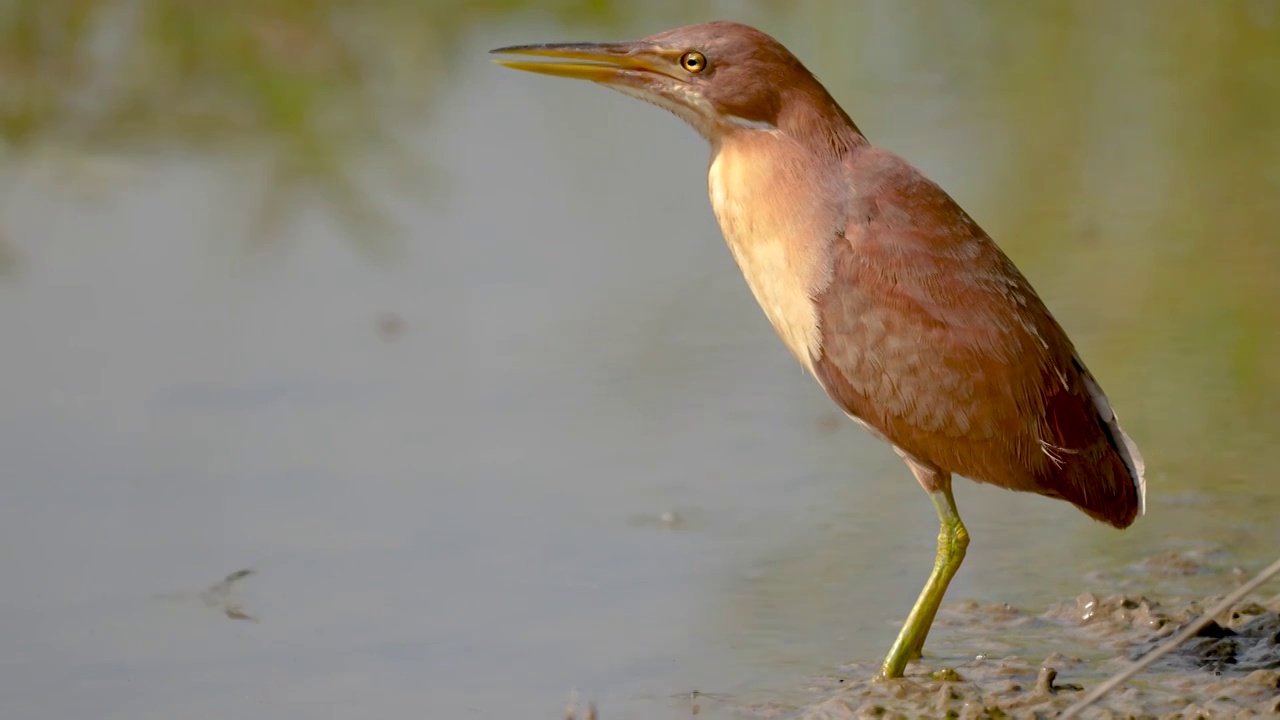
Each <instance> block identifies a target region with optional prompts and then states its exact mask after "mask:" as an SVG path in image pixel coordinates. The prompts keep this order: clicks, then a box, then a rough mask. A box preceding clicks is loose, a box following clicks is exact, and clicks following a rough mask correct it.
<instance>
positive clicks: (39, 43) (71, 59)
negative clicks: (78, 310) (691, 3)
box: [0, 0, 697, 267]
mask: <svg viewBox="0 0 1280 720" xmlns="http://www.w3.org/2000/svg"><path fill="white" fill-rule="evenodd" d="M532 5H536V9H537V14H538V16H539V17H544V18H546V19H550V20H554V21H556V22H559V23H563V24H572V23H577V22H592V23H596V24H608V23H611V22H617V21H620V20H622V19H625V17H626V15H627V11H626V10H625V8H627V7H628V4H627V3H623V2H612V1H609V0H549V1H548V2H540V3H536V4H534V3H527V2H515V1H513V0H261V1H256V0H226V1H223V0H0V152H3V153H5V154H6V155H12V154H15V153H24V152H31V151H33V150H42V149H50V148H53V149H56V151H57V152H58V153H59V154H64V155H71V156H75V155H77V154H84V153H94V152H110V151H114V150H117V149H119V148H121V147H132V148H135V149H137V148H147V147H152V148H154V147H174V146H179V147H183V148H198V149H202V150H205V151H208V152H211V153H221V152H224V151H227V150H228V149H231V150H234V151H236V152H238V153H244V154H246V155H250V156H252V157H253V158H255V159H261V160H263V161H265V162H266V163H267V166H268V170H267V172H268V174H269V177H270V180H269V182H268V183H267V185H266V189H265V191H264V197H263V202H262V208H261V214H260V221H261V222H260V228H259V232H257V233H255V237H257V238H258V239H262V238H267V237H270V236H271V235H272V233H271V232H270V229H271V227H272V226H273V225H274V223H275V222H276V221H278V220H280V219H281V218H282V217H283V216H284V214H285V212H286V211H287V210H289V209H290V207H291V204H292V203H291V201H292V200H293V199H295V198H296V196H297V195H298V194H299V193H319V194H320V199H321V200H322V201H323V204H324V206H325V207H327V208H328V209H330V210H331V211H332V212H334V213H335V214H337V215H338V217H339V219H341V220H344V221H347V222H348V223H349V224H350V225H351V227H350V229H351V230H352V232H351V236H352V237H353V238H362V239H365V240H373V239H376V238H377V237H378V236H379V234H378V233H376V232H373V233H371V232H370V230H371V229H375V228H377V227H379V226H382V225H383V223H382V219H383V215H382V213H380V212H378V210H377V206H376V203H375V202H374V200H373V198H372V197H370V190H369V188H368V187H366V185H367V184H368V183H366V182H360V181H358V180H357V175H358V168H359V167H361V165H362V163H361V161H362V160H365V159H368V158H369V157H370V156H377V157H378V159H380V160H384V161H387V160H389V161H392V162H393V163H394V164H395V169H396V172H397V177H396V180H397V182H399V183H400V184H402V186H407V187H411V188H412V187H420V186H421V184H420V183H417V182H408V183H406V182H405V181H406V180H408V181H413V180H423V179H427V176H425V175H424V174H423V173H422V172H421V171H422V170H423V169H424V168H427V167H428V165H426V164H425V163H426V160H427V159H425V158H421V157H415V156H413V155H412V154H411V153H408V152H407V151H406V147H405V144H404V141H403V138H402V137H400V136H399V135H398V133H399V132H403V130H404V127H405V126H406V125H411V124H412V120H414V119H415V117H416V116H418V115H421V114H424V113H428V112H430V110H431V100H432V98H433V97H434V94H435V93H436V91H437V90H438V89H439V85H440V83H441V81H442V80H443V78H444V76H445V73H446V72H447V71H448V70H449V69H450V68H451V67H453V66H454V65H456V64H457V63H458V62H460V59H459V58H458V54H457V52H456V51H457V50H458V49H459V47H460V45H461V42H462V41H463V40H464V39H465V38H466V37H467V35H468V32H469V30H470V29H471V27H472V26H473V25H474V24H476V23H479V22H482V21H486V20H489V21H491V20H493V19H494V18H495V17H496V16H499V15H501V14H504V13H514V12H516V11H526V12H528V11H530V6H532ZM695 5H697V3H695ZM468 60H469V61H471V62H474V61H475V58H469V59H468ZM406 121H409V122H406ZM4 247H5V246H4V245H3V241H2V240H0V267H4V266H5V264H6V263H5V258H8V259H9V261H10V264H11V263H12V260H13V258H14V255H13V252H12V250H7V251H6V250H4V249H3V248H4Z"/></svg>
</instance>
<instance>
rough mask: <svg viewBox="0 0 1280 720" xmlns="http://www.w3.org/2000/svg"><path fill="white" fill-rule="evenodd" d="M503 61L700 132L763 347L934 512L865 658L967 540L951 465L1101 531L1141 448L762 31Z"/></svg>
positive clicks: (907, 179)
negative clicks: (581, 82) (643, 106)
mask: <svg viewBox="0 0 1280 720" xmlns="http://www.w3.org/2000/svg"><path fill="white" fill-rule="evenodd" d="M493 52H495V53H504V54H510V55H530V56H539V57H542V58H551V59H553V60H551V61H533V62H527V61H515V60H500V61H499V62H500V63H501V64H502V65H505V66H507V67H510V68H515V69H517V70H527V71H530V72H536V73H543V74H546V75H559V76H563V77H570V78H581V79H585V80H591V81H594V82H597V83H600V84H601V85H605V86H607V87H610V88H613V89H615V90H620V91H622V92H624V93H626V94H628V95H631V96H633V97H636V98H639V99H641V100H646V101H648V102H651V103H653V104H655V105H658V106H660V107H663V108H665V109H667V110H669V111H671V112H672V113H674V114H675V115H677V116H679V117H680V118H681V119H683V120H684V121H685V122H687V123H689V124H690V125H692V126H693V128H694V129H695V130H697V131H698V133H700V134H701V135H702V136H703V137H704V138H706V140H707V141H708V142H709V143H710V145H711V163H710V168H709V171H708V177H707V180H708V187H709V191H710V197H711V206H712V208H713V210H714V212H715V217H716V220H717V221H718V222H719V224H720V229H721V231H722V233H723V235H724V239H725V241H726V243H727V244H728V246H729V249H730V251H731V252H732V254H733V257H734V259H735V260H736V261H737V264H738V267H739V268H740V269H741V270H742V274H743V275H744V276H745V277H746V280H747V284H748V285H749V286H750V287H751V291H752V293H753V294H754V295H755V298H756V300H757V301H758V302H759V303H760V307H761V308H762V309H763V310H764V314H765V315H766V316H767V317H768V319H769V321H770V322H771V323H772V324H773V327H774V328H775V329H776V330H777V332H778V334H779V335H780V336H781V337H782V340H783V342H785V343H786V345H787V347H788V348H789V349H790V350H791V352H792V353H793V354H794V355H795V357H796V359H797V360H799V361H800V364H801V365H803V366H804V367H805V368H806V369H807V370H808V371H809V373H810V374H812V375H813V377H814V378H816V379H817V381H818V383H819V384H820V385H821V386H822V388H823V389H824V390H825V391H826V392H827V394H828V395H829V396H830V397H831V399H832V400H833V401H835V403H836V404H837V405H839V406H840V408H841V409H843V410H844V411H845V412H846V413H847V414H848V415H849V416H850V417H851V418H853V419H854V420H855V421H857V422H858V423H859V424H861V425H863V426H864V427H866V428H867V429H868V430H870V431H871V433H873V434H874V435H876V436H878V437H880V438H882V439H884V440H886V441H888V442H889V443H890V444H891V445H892V446H893V448H894V450H895V451H896V452H897V453H898V455H900V456H901V457H902V459H903V460H904V461H906V464H907V467H908V468H910V470H911V473H912V474H913V475H914V476H915V478H916V480H917V481H919V483H920V485H921V486H923V487H924V489H925V491H926V492H927V493H928V494H929V497H930V499H931V500H932V501H933V506H934V508H935V509H936V510H937V513H938V519H939V525H940V530H939V533H938V549H937V556H936V559H935V561H934V565H933V572H932V573H930V575H929V579H928V581H927V583H926V584H925V586H924V590H923V591H922V592H921V593H920V596H919V599H918V600H916V603H915V606H914V607H913V608H912V609H911V613H910V614H909V615H908V617H907V620H906V622H905V623H904V624H903V627H902V630H901V632H900V633H899V634H898V637H897V640H896V641H895V642H894V644H893V646H892V647H891V649H890V650H889V654H888V656H887V658H886V659H885V661H884V665H883V666H882V668H881V676H882V677H885V678H894V677H900V676H901V675H902V673H903V670H904V669H905V667H906V665H907V663H908V661H909V660H912V659H915V658H919V657H920V652H921V650H922V649H923V647H924V640H925V636H926V635H927V634H928V632H929V627H930V625H931V624H932V623H933V619H934V616H935V614H936V613H937V611H938V606H939V605H940V604H941V602H942V597H943V595H944V594H945V592H946V589H947V585H948V584H949V583H950V581H951V579H952V577H953V576H954V575H955V573H956V570H957V569H958V568H959V567H960V563H961V561H962V560H963V559H964V555H965V550H966V548H967V547H968V545H969V533H968V531H967V530H966V529H965V526H964V523H962V522H961V520H960V514H959V513H958V512H957V511H956V503H955V498H954V497H953V496H952V492H951V476H952V475H961V476H964V477H967V478H970V479H972V480H976V481H977V482H982V483H990V484H993V485H998V486H1000V487H1003V488H1008V489H1010V490H1020V491H1024V492H1033V493H1039V494H1041V495H1045V496H1048V497H1053V498H1059V499H1062V500H1066V501H1067V502H1070V503H1071V504H1073V505H1075V506H1076V507H1078V508H1080V509H1081V510H1083V511H1084V512H1085V513H1086V514H1088V515H1089V516H1090V517H1092V518H1094V519H1096V520H1100V521H1102V522H1106V523H1109V524H1111V525H1114V526H1115V527H1118V528H1124V527H1128V526H1129V525H1130V524H1131V523H1133V521H1134V520H1135V519H1136V518H1137V517H1138V516H1139V515H1141V514H1142V512H1143V509H1144V503H1145V499H1144V496H1145V491H1146V483H1145V480H1144V479H1143V462H1142V458H1141V456H1140V455H1139V453H1138V449H1137V447H1136V446H1135V445H1134V443H1133V441H1132V440H1130V439H1129V437H1128V436H1127V435H1125V433H1124V432H1123V431H1122V430H1121V429H1120V425H1119V423H1118V421H1117V420H1116V415H1115V413H1114V412H1113V411H1112V409H1111V405H1110V403H1109V402H1108V401H1107V398H1106V396H1105V395H1104V394H1103V392H1102V388H1101V387H1100V386H1099V384H1098V381H1097V380H1095V379H1094V377H1093V375H1092V374H1090V372H1089V370H1088V369H1087V368H1086V367H1085V364H1084V363H1083V362H1082V361H1081V360H1080V356H1079V354H1078V353H1077V352H1076V350H1075V348H1074V347H1073V345H1072V343H1071V340H1070V339H1069V338H1068V337H1067V334H1066V332H1065V331H1064V330H1063V329H1062V327H1061V326H1060V325H1059V324H1058V322H1057V321H1056V320H1055V319H1054V317H1053V315H1051V314H1050V313H1049V310H1048V308H1046V307H1045V304H1044V302H1042V301H1041V299H1040V298H1039V296H1037V295H1036V292H1035V290H1033V289H1032V288H1031V285H1030V283H1028V282H1027V279H1026V278H1025V277H1023V275H1022V273H1021V272H1019V271H1018V269H1017V268H1016V267H1014V264H1013V262H1012V261H1010V260H1009V258H1008V257H1006V256H1005V254H1004V253H1003V252H1002V251H1001V250H1000V248H998V247H997V246H996V244H995V242H994V241H992V239H991V238H990V237H989V236H988V235H987V233H986V232H984V231H983V230H982V228H981V227H979V226H978V224H977V223H976V222H974V220H973V219H972V218H971V217H969V215H968V214H967V213H965V211H964V210H962V209H961V208H960V206H959V205H957V204H956V202H955V200H953V199H952V198H951V196H949V195H948V194H947V193H946V192H944V191H943V190H942V188H940V187H939V186H938V185H936V184H935V183H933V182H932V181H930V180H929V179H928V178H926V177H925V176H924V175H923V174H921V172H920V171H919V170H917V169H916V168H915V167H913V166H912V165H911V164H910V163H908V162H907V161H906V160H904V159H902V158H900V157H898V156H897V155H894V154H893V153H890V152H888V151H886V150H883V149H881V148H878V147H876V146H874V145H872V144H871V143H870V142H868V140H867V138H866V136H864V135H863V134H862V132H861V131H859V130H858V128H857V126H855V125H854V124H853V121H852V120H850V118H849V116H848V115H847V114H846V113H845V111H844V110H842V109H841V108H840V106H839V105H838V104H837V103H836V101H835V100H834V99H832V97H831V95H830V94H829V93H828V92H827V90H826V89H825V88H824V87H823V86H822V84H821V83H819V82H818V80H817V79H816V78H815V77H814V76H813V74H812V73H810V72H809V70H807V69H806V68H805V67H804V65H802V64H801V63H800V61H799V60H798V59H796V57H795V56H794V55H792V54H791V52H789V51H788V50H787V49H786V48H785V47H783V46H782V45H781V44H780V43H778V41H776V40H774V39H773V38H771V37H769V36H768V35H766V34H764V33H762V32H760V31H758V30H756V29H754V28H750V27H747V26H744V25H739V24H736V23H729V22H713V23H707V24H703V25H692V26H689V27H682V28H677V29H675V30H670V31H667V32H663V33H659V34H657V35H653V36H651V37H647V38H645V39H643V40H639V41H636V42H622V43H573V44H560V45H521V46H516V47H506V48H501V49H498V50H494V51H493Z"/></svg>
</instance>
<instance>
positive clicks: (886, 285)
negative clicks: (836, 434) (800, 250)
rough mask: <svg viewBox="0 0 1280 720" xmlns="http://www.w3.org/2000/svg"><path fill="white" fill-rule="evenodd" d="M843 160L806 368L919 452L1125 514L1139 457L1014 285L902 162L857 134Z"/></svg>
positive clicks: (974, 474) (999, 261)
mask: <svg viewBox="0 0 1280 720" xmlns="http://www.w3.org/2000/svg"><path fill="white" fill-rule="evenodd" d="M845 165H846V170H847V172H848V177H849V178H851V180H852V181H853V182H856V183H857V192H856V193H855V194H853V199H852V200H851V203H850V205H849V207H848V220H847V224H846V226H845V231H844V233H843V235H838V236H836V237H835V238H834V239H833V240H832V241H831V242H832V245H831V254H830V262H831V263H832V266H833V272H832V273H831V275H830V276H831V277H832V278H833V280H832V282H831V283H830V284H829V285H827V286H826V287H825V289H823V290H822V291H821V292H820V293H819V294H818V295H817V297H816V298H815V301H816V305H817V311H818V321H819V326H820V329H821V330H820V331H821V348H820V350H819V352H818V353H816V354H815V357H814V358H813V369H814V374H815V376H816V377H817V378H818V380H819V382H821V383H822V385H823V387H824V388H825V389H826V390H827V392H828V393H829V394H830V395H831V397H832V398H833V399H834V400H835V401H836V402H837V403H838V404H840V406H841V407H843V408H844V409H845V411H846V412H848V413H849V414H850V415H852V416H854V417H855V418H857V419H859V420H861V421H862V422H864V423H866V424H867V425H868V426H870V428H871V429H873V430H874V431H876V432H878V433H879V434H881V435H883V436H884V437H885V438H886V439H887V440H888V441H889V442H891V443H893V444H894V445H895V446H896V447H897V448H899V449H900V450H901V451H903V452H905V453H907V454H908V455H910V456H912V457H914V458H916V459H917V460H919V461H922V462H924V463H926V464H928V465H932V466H934V467H936V468H938V469H940V470H943V471H946V472H951V473H955V474H958V475H963V476H965V477H968V478H970V479H973V480H977V481H979V482H985V483H991V484H994V485H999V486H1001V487H1005V488H1009V489H1013V490H1022V491H1029V492H1036V493H1040V494H1042V495H1048V496H1051V497H1058V498H1062V499H1064V500H1067V501H1069V502H1071V503H1073V504H1075V505H1076V506H1077V507H1079V508H1080V509H1081V510H1083V511H1084V512H1086V513H1088V514H1089V515H1090V516H1092V517H1094V518H1096V519H1098V520H1102V521H1105V522H1108V523H1110V524H1112V525H1115V526H1117V527H1126V526H1128V525H1129V524H1131V523H1132V522H1133V521H1134V519H1135V518H1136V517H1137V515H1138V514H1139V512H1140V505H1141V498H1140V495H1139V489H1138V484H1139V482H1140V476H1141V472H1142V471H1141V469H1140V467H1134V466H1133V464H1134V463H1135V462H1136V463H1139V464H1140V463H1141V460H1140V458H1137V455H1136V449H1134V448H1132V446H1131V444H1129V443H1128V442H1127V438H1125V437H1124V435H1123V433H1122V432H1120V429H1119V426H1118V425H1117V424H1116V422H1115V418H1114V414H1113V413H1112V412H1111V410H1110V407H1109V405H1108V404H1107V402H1106V399H1105V397H1104V396H1103V395H1102V393H1101V390H1100V389H1099V388H1098V385H1097V383H1096V381H1094V380H1093V378H1092V377H1091V376H1090V375H1089V372H1088V370H1087V369H1086V368H1085V366H1084V365H1083V363H1081V362H1080V360H1079V359H1078V357H1077V355H1076V352H1075V349H1074V348H1073V347H1072V344H1071V341H1070V340H1069V339H1068V338H1067V336H1066V333H1065V332H1064V331H1063V330H1062V328H1061V327H1060V326H1059V325H1058V323H1057V322H1056V321H1055V320H1054V319H1053V317H1052V315H1051V314H1050V313H1049V311H1048V309H1047V308H1046V307H1045V306H1044V303H1043V302H1041V300H1040V298H1039V297H1037V295H1036V293H1035V291H1034V290H1032V288H1031V286H1030V284H1029V283H1028V282H1027V281H1026V279H1025V278H1024V277H1023V276H1022V274H1021V273H1020V272H1019V271H1018V270H1017V268H1015V267H1014V265H1013V263H1012V262H1011V261H1010V260H1009V259H1008V258H1007V257H1006V256H1005V255H1004V253H1003V252H1001V251H1000V249H999V248H998V247H997V246H996V245H995V243H994V242H992V241H991V239H990V238H989V237H988V236H987V235H986V233H985V232H983V230H982V229H981V228H980V227H978V225H977V224H976V223H974V222H973V220H972V219H971V218H969V216H968V215H967V214H965V212H964V211H963V210H961V209H960V207H959V206H958V205H957V204H956V203H955V202H954V201H953V200H952V199H951V197H950V196H948V195H947V194H946V193H945V192H944V191H943V190H942V189H941V188H939V187H938V186H937V185H936V184H934V183H933V182H931V181H929V180H927V179H926V178H924V177H923V176H922V175H921V174H920V173H919V172H918V171H917V170H915V169H914V168H913V167H911V166H910V165H909V164H908V163H906V162H905V161H903V160H901V159H899V158H898V157H896V156H894V155H892V154H890V153H888V152H885V151H883V150H879V149H876V148H874V147H870V146H864V147H862V148H859V149H858V150H857V151H855V152H854V153H851V154H850V156H849V157H847V158H846V161H845ZM1131 451H1132V455H1130V452H1131Z"/></svg>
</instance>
